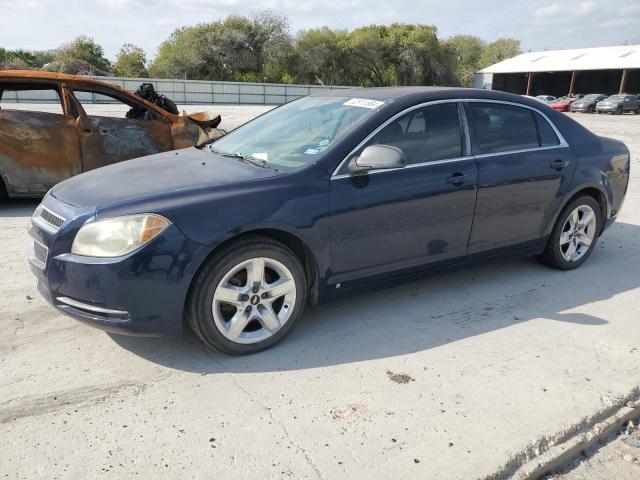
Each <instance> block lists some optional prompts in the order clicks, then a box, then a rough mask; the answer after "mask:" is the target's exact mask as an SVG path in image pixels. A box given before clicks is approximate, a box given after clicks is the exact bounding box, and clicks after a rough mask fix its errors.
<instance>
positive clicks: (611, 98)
mask: <svg viewBox="0 0 640 480" xmlns="http://www.w3.org/2000/svg"><path fill="white" fill-rule="evenodd" d="M607 100H611V101H613V102H619V101H621V100H624V97H623V96H622V95H611V96H610V97H609V98H607Z"/></svg>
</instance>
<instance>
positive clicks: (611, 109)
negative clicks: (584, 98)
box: [596, 105, 620, 113]
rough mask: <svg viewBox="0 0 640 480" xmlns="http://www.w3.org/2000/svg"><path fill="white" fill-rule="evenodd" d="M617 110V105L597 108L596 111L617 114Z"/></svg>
mask: <svg viewBox="0 0 640 480" xmlns="http://www.w3.org/2000/svg"><path fill="white" fill-rule="evenodd" d="M619 108H620V107H618V106H617V105H607V106H598V107H596V111H598V112H604V113H609V112H617V111H618V109H619Z"/></svg>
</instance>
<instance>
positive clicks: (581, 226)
mask: <svg viewBox="0 0 640 480" xmlns="http://www.w3.org/2000/svg"><path fill="white" fill-rule="evenodd" d="M602 221H603V220H602V213H601V211H600V205H598V202H597V201H596V200H595V199H594V198H593V197H591V196H589V195H584V196H581V197H578V198H576V199H575V200H573V201H571V202H570V203H569V204H568V205H567V206H566V207H565V208H564V209H563V210H562V213H561V214H560V216H559V217H558V219H557V220H556V224H555V226H554V227H553V231H552V232H551V236H550V237H549V242H548V244H547V248H546V250H545V252H544V253H543V254H542V256H541V257H540V258H541V260H542V261H543V262H544V263H546V264H547V265H550V266H552V267H554V268H557V269H560V270H572V269H574V268H578V267H579V266H580V265H582V264H583V263H584V262H585V261H586V260H587V258H589V256H590V255H591V253H592V252H593V249H594V248H595V245H596V242H597V240H598V234H599V232H600V230H601V225H602Z"/></svg>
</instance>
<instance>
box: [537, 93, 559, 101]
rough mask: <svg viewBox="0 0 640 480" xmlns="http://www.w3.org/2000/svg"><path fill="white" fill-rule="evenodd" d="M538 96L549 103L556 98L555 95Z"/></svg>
mask: <svg viewBox="0 0 640 480" xmlns="http://www.w3.org/2000/svg"><path fill="white" fill-rule="evenodd" d="M536 98H537V99H538V100H540V101H541V102H544V103H549V102H552V101H553V100H555V99H556V97H554V96H553V95H537V96H536Z"/></svg>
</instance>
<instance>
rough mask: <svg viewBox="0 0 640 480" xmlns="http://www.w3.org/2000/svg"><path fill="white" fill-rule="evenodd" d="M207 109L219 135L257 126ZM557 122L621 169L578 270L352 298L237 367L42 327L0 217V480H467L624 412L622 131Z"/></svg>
mask: <svg viewBox="0 0 640 480" xmlns="http://www.w3.org/2000/svg"><path fill="white" fill-rule="evenodd" d="M185 108H186V109H188V110H190V111H196V110H199V109H201V108H200V107H197V106H194V107H191V106H189V107H185ZM206 108H207V109H210V110H212V111H219V112H220V113H222V115H223V118H224V119H225V120H224V122H226V123H223V127H224V128H233V126H235V125H236V124H238V123H240V122H242V121H243V120H244V119H246V118H249V117H251V116H253V115H256V114H258V113H260V111H263V110H264V109H263V107H213V108H212V107H206ZM575 118H576V119H577V120H578V121H580V122H581V123H583V124H585V125H586V126H587V127H589V128H591V129H592V130H593V131H595V132H596V133H598V134H604V135H608V136H611V137H615V138H619V139H622V140H624V141H625V142H626V143H627V145H628V146H629V148H630V149H631V150H632V158H633V171H632V184H631V187H630V190H629V193H628V195H627V199H626V203H625V206H624V208H623V209H622V212H621V214H620V217H619V221H618V222H617V223H616V224H615V225H614V226H612V227H611V228H610V229H609V230H607V231H606V233H605V234H604V235H603V237H602V238H601V239H600V241H599V243H598V247H597V251H596V252H594V254H593V256H592V257H591V258H590V259H589V261H588V262H587V263H586V264H585V265H584V266H583V267H581V268H580V269H578V270H576V271H572V272H558V271H554V270H551V269H548V268H546V267H544V266H542V265H540V264H539V263H537V262H536V261H535V260H533V259H522V260H516V261H513V260H508V261H498V262H495V263H491V264H487V265H484V266H481V267H477V268H474V269H467V270H462V271H457V272H454V273H448V274H443V275H438V276H434V277H430V278H427V279H424V280H421V281H418V282H414V283H410V284H407V285H403V286H399V287H395V288H391V289H386V290H376V291H371V292H369V293H364V294H361V295H358V296H354V297H352V298H346V299H343V300H339V301H336V302H333V303H331V304H328V305H324V306H322V307H319V308H316V309H314V310H311V311H309V312H307V313H306V314H305V315H304V318H303V320H302V322H301V324H300V325H299V326H298V328H297V329H296V330H295V331H294V332H293V333H292V335H291V336H290V337H289V338H288V339H287V340H286V341H285V342H284V343H283V344H281V345H279V346H277V347H276V348H274V349H272V350H270V351H267V352H263V353H261V354H258V355H253V356H249V357H243V358H231V357H226V356H223V355H219V354H216V353H212V352H209V351H207V350H205V349H204V348H203V347H202V345H201V344H200V343H199V342H198V341H197V340H196V339H195V338H194V337H193V336H192V335H187V336H186V337H185V338H181V339H161V338H155V339H154V338H135V337H122V336H115V335H107V334H105V333H103V332H101V331H98V330H95V329H92V328H90V327H87V326H84V325H81V324H79V323H78V322H76V321H74V320H72V319H69V318H67V317H65V316H63V315H61V314H59V313H58V312H57V311H56V310H54V309H53V308H52V307H50V306H48V305H47V304H46V303H45V302H44V300H42V299H41V298H40V297H39V295H38V293H37V290H36V285H35V281H34V278H33V277H32V275H31V273H30V272H29V270H28V267H27V260H26V252H27V248H28V245H29V236H28V235H27V232H26V225H27V223H28V221H29V217H30V215H31V213H32V212H33V209H34V208H35V206H36V205H37V202H34V201H9V202H8V203H6V204H4V205H1V206H0V246H1V247H2V248H1V249H0V292H1V293H0V297H1V301H0V438H2V447H1V449H0V475H2V476H4V477H5V478H11V479H22V478H24V479H33V478H64V479H77V478H103V477H111V478H118V479H127V478H147V477H153V478H156V479H165V478H166V479H175V478H197V479H220V478H223V479H225V480H226V479H236V478H237V479H241V478H242V479H244V478H270V479H279V478H296V479H302V478H313V479H334V478H367V479H368V478H387V479H406V478H429V479H452V478H456V479H475V478H484V477H486V476H490V475H492V474H495V473H496V472H504V471H508V470H509V467H510V466H512V465H516V464H517V463H518V462H519V461H520V459H522V458H526V457H528V456H531V455H533V454H535V452H536V450H538V451H539V450H540V449H542V448H544V446H545V445H547V444H548V443H549V442H553V441H554V439H558V438H561V437H562V436H563V434H564V433H565V432H568V431H573V430H575V429H576V428H579V427H580V426H581V425H583V424H585V419H587V418H588V417H590V416H592V415H594V414H596V413H598V412H607V411H608V410H609V409H611V408H612V407H614V406H616V405H619V404H622V403H624V402H625V401H626V400H627V399H628V397H629V395H631V394H633V393H634V392H637V388H638V387H639V386H640V347H639V346H638V345H639V343H640V328H639V324H638V320H639V319H640V273H639V271H638V265H640V188H639V187H640V177H639V173H638V172H639V171H640V170H639V167H640V164H639V163H640V162H639V159H640V115H624V116H596V115H575ZM612 448H616V447H612ZM602 453H603V449H601V450H600V451H599V452H596V454H595V455H593V456H592V457H589V458H593V459H594V460H593V462H596V461H597V460H596V457H597V456H598V455H601V454H602ZM598 458H600V457H598ZM620 461H621V462H624V461H623V460H620ZM625 463H626V462H625ZM627 466H628V467H629V468H631V467H633V465H631V464H625V467H627ZM605 471H607V470H606V469H605ZM569 474H572V475H574V476H568V477H566V478H567V479H571V480H575V479H578V478H589V479H590V480H592V479H595V478H621V479H622V478H632V477H628V476H627V477H624V476H615V477H611V476H609V475H605V476H604V477H602V476H600V477H597V476H596V477H594V476H591V477H588V476H587V477H579V476H575V475H578V474H579V470H578V469H575V470H574V471H573V472H569ZM633 478H639V477H637V476H636V477H633Z"/></svg>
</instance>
